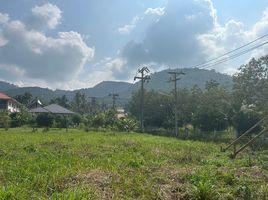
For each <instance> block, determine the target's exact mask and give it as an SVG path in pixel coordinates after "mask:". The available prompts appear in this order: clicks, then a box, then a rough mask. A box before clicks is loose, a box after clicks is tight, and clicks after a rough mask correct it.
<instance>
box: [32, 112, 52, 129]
mask: <svg viewBox="0 0 268 200" xmlns="http://www.w3.org/2000/svg"><path fill="white" fill-rule="evenodd" d="M53 121H54V118H53V116H52V115H51V114H47V113H42V114H40V115H38V116H37V117H36V123H37V126H39V127H46V128H50V127H52V125H53Z"/></svg>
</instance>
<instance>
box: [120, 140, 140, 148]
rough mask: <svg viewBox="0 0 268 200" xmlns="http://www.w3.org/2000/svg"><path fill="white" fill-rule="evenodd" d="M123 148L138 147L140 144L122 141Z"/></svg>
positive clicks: (132, 141) (133, 141)
mask: <svg viewBox="0 0 268 200" xmlns="http://www.w3.org/2000/svg"><path fill="white" fill-rule="evenodd" d="M123 145H124V146H125V147H139V146H140V145H141V144H140V143H139V142H137V141H135V140H126V141H123Z"/></svg>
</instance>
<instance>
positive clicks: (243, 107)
mask: <svg viewBox="0 0 268 200" xmlns="http://www.w3.org/2000/svg"><path fill="white" fill-rule="evenodd" d="M174 92H175V91H172V92H170V93H166V92H161V91H154V90H151V91H145V93H144V124H145V128H147V130H150V129H151V128H162V129H166V130H172V129H173V127H174V104H175V103H176V104H177V107H178V123H179V126H180V127H186V126H188V125H190V126H192V127H193V129H195V130H200V131H202V132H210V131H222V130H226V129H227V128H228V127H234V128H235V129H236V130H237V132H238V134H241V133H242V132H244V131H245V130H247V129H248V128H250V127H251V126H252V125H254V124H255V123H256V122H257V121H259V120H260V119H261V118H262V117H264V116H266V115H267V114H268V112H267V111H268V109H267V108H268V101H267V100H268V55H266V56H263V57H261V58H259V59H254V58H253V59H251V60H250V61H249V62H248V63H247V64H245V65H242V66H240V68H239V69H238V72H237V73H236V74H234V75H233V89H232V90H228V89H226V88H224V87H223V86H222V85H220V84H219V83H218V82H216V81H214V80H211V81H208V82H207V83H206V87H205V89H200V88H199V87H198V86H197V85H196V86H194V87H192V88H191V89H179V90H178V91H177V94H178V101H177V102H174ZM140 95H141V93H140V91H138V92H135V93H133V95H132V97H131V99H130V100H129V102H128V103H127V104H126V106H125V111H126V112H127V118H126V119H124V120H119V119H117V117H116V111H115V110H113V109H111V108H108V106H107V105H106V104H104V103H102V102H99V101H98V100H97V99H96V98H92V97H87V96H86V95H85V94H83V93H80V92H77V93H76V94H75V96H74V98H73V99H72V100H71V101H70V100H68V98H67V97H66V96H65V95H63V96H62V97H58V98H54V99H51V101H50V102H49V104H50V103H56V104H59V105H61V106H63V107H65V108H67V109H70V110H72V111H74V112H75V113H77V114H76V115H74V116H72V117H69V118H68V120H67V119H66V117H60V116H56V117H55V116H54V117H53V119H49V117H47V119H45V118H44V116H42V115H40V116H35V117H34V119H33V116H32V115H31V114H29V112H28V111H27V109H26V106H27V104H28V103H29V101H30V99H32V95H31V94H30V93H25V94H23V95H17V96H16V97H15V98H16V99H17V100H18V101H19V102H21V103H22V108H21V112H20V113H13V114H11V115H8V116H7V115H5V114H3V113H1V114H0V126H2V127H3V126H5V125H4V124H6V125H7V124H9V126H10V125H11V126H13V127H16V126H22V125H25V124H33V123H35V124H38V125H39V126H49V127H51V126H54V127H65V126H67V125H66V124H68V125H72V126H78V125H81V124H82V125H83V126H84V127H86V129H89V128H90V127H94V128H98V127H101V128H115V127H116V128H117V129H121V130H124V129H125V128H126V127H128V128H132V129H137V128H138V123H137V120H138V119H139V117H140ZM38 117H39V118H41V117H43V118H42V119H38ZM50 118H51V116H50ZM43 122H45V124H42V123H43ZM257 128H260V127H257ZM255 130H256V129H255Z"/></svg>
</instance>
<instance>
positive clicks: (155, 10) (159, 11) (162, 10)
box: [145, 7, 165, 16]
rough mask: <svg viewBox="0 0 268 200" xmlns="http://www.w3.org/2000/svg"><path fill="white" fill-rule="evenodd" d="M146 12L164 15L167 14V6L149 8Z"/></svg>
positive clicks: (147, 13)
mask: <svg viewBox="0 0 268 200" xmlns="http://www.w3.org/2000/svg"><path fill="white" fill-rule="evenodd" d="M145 14H146V15H150V14H153V15H159V16H161V15H164V14H165V7H162V8H161V7H158V8H148V9H147V10H146V11H145Z"/></svg>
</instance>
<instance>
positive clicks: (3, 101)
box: [0, 99, 8, 111]
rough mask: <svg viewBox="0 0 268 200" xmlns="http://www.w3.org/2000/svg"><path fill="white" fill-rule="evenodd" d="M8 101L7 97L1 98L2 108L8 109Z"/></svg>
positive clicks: (0, 106) (0, 107)
mask: <svg viewBox="0 0 268 200" xmlns="http://www.w3.org/2000/svg"><path fill="white" fill-rule="evenodd" d="M7 105H8V101H7V100H5V99H0V110H1V111H5V110H7Z"/></svg>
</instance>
